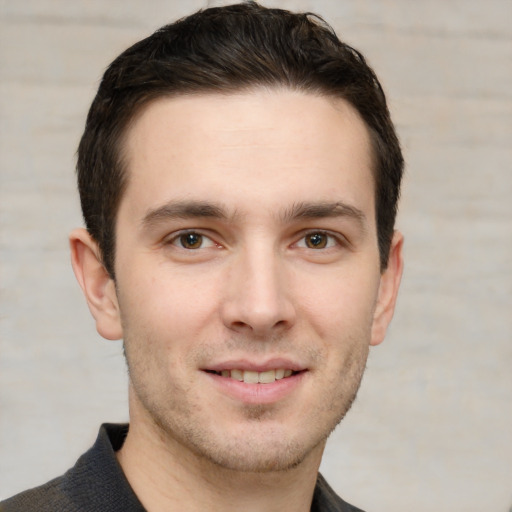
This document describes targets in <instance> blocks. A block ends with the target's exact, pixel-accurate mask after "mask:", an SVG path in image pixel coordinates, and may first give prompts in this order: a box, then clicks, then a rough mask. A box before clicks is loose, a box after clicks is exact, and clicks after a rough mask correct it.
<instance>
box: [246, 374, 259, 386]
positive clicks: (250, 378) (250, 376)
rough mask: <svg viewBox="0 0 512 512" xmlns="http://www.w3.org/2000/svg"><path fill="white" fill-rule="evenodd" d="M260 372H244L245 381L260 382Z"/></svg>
mask: <svg viewBox="0 0 512 512" xmlns="http://www.w3.org/2000/svg"><path fill="white" fill-rule="evenodd" d="M258 381H259V379H258V372H249V371H245V372H244V382H247V383H248V384H258Z"/></svg>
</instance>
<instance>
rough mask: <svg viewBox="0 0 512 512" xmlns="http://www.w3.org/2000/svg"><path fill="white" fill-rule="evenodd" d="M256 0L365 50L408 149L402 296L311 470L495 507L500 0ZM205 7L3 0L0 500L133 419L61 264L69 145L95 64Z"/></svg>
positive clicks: (511, 282)
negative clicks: (107, 427) (317, 467)
mask: <svg viewBox="0 0 512 512" xmlns="http://www.w3.org/2000/svg"><path fill="white" fill-rule="evenodd" d="M212 3H213V2H210V4H212ZM215 3H222V2H215ZM265 4H266V5H279V6H282V7H285V8H291V9H304V10H313V11H316V12H318V13H320V14H322V15H323V16H324V17H325V18H326V19H327V20H328V21H329V22H331V23H332V24H333V25H334V26H335V27H336V29H337V31H338V32H339V34H340V35H341V36H342V37H343V38H344V39H346V40H347V41H348V42H350V43H351V44H353V45H354V46H356V47H357V48H359V49H361V50H362V51H363V52H364V53H365V54H366V55H367V56H368V58H369V60H370V62H371V64H372V65H373V66H374V67H375V69H376V71H377V73H378V74H379V76H380V77H381V79H382V81H383V83H384V85H385V89H386V90H387V92H388V95H389V98H390V103H391V109H392V113H393V116H394V119H395V121H396V124H397V127H398V130H399V133H400V136H401V140H402V142H403V146H404V151H405V156H406V159H407V178H406V183H405V188H404V194H403V196H404V197H403V201H402V207H401V213H400V218H399V222H398V226H399V228H400V229H401V230H403V232H404V233H405V236H406V242H407V243H406V258H407V263H406V270H405V277H404V281H403V289H402V293H401V297H400V301H399V304H398V311H397V314H396V317H395V320H394V323H393V326H392V329H391V332H390V333H389V336H388V339H387V341H386V342H385V343H384V344H383V345H382V346H380V347H378V348H375V349H373V351H372V354H371V357H370V360H369V363H368V371H367V374H366V376H365V379H364V381H363V387H362V390H361V392H360V395H359V398H358V400H357V402H356V404H355V405H354V408H353V410H352V411H351V413H350V414H349V416H348V417H347V418H346V420H345V421H344V422H343V423H342V425H341V427H339V428H338V430H337V431H336V432H335V434H334V435H333V436H332V438H331V440H330V443H329V445H328V448H327V452H326V456H325V459H324V463H323V472H324V473H325V474H326V476H327V478H328V480H329V481H330V482H331V484H332V485H333V486H334V487H335V489H337V490H338V491H339V492H340V493H341V494H342V495H343V497H344V498H345V499H347V500H349V501H352V502H354V503H355V504H356V505H358V506H360V507H362V508H364V509H367V510H368V512H372V511H374V512H411V511H414V512H427V511H428V512H430V511H433V510H435V511H436V512H457V511H461V512H462V511H463V512H489V511H495V512H506V511H507V510H509V507H510V506H511V505H512V313H511V296H512V32H511V27H512V2H511V1H509V0H487V1H485V2H483V1H481V0H429V1H417V2H412V1H410V0H374V1H371V0H331V1H329V0H323V1H321V0H318V1H306V0H289V1H282V2H277V1H270V0H269V1H267V2H265ZM206 5H207V1H206V0H193V1H190V0H189V1H170V0H165V1H164V0H145V1H142V0H123V1H121V0H115V1H112V0H110V1H108V2H107V1H105V0H88V1H85V0H84V1H77V0H75V1H70V0H24V1H18V0H0V14H1V17H0V74H1V75H0V76H1V83H0V119H1V120H0V166H1V170H0V186H1V188H0V258H1V259H0V265H1V267H0V498H5V497H7V496H8V495H10V494H12V493H14V492H17V491H21V490H22V489H24V488H26V487H28V486H33V485H36V484H39V483H42V482H44V481H46V480H48V479H49V478H50V477H53V476H56V475H58V474H60V473H61V472H63V471H64V470H65V469H67V468H68V467H69V466H70V465H71V464H72V463H73V462H74V460H75V459H76V457H77V456H78V455H79V454H81V453H82V452H83V451H84V450H85V449H86V448H87V447H88V446H89V445H90V444H91V443H92V442H93V440H94V437H95V435H96V430H97V427H98V425H99V423H101V422H103V421H107V420H108V421H123V420H126V419H127V409H126V371H125V368H124V362H123V359H122V355H121V346H120V343H115V342H107V341H103V340H101V339H100V338H99V336H98V335H97V334H96V332H95V330H94V326H93V323H92V321H91V320H90V318H89V314H88V311H87V308H86V306H85V303H84V301H83V300H82V297H81V293H80V292H79V289H78V286H77V285H76V284H75V282H74V277H73V275H72V272H71V268H70V265H69V256H68V248H67V239H66V236H67V233H68V232H69V231H70V230H71V229H72V228H73V227H74V226H76V225H79V224H80V223H81V219H80V212H79V209H78V200H77V194H76V192H75V184H74V152H75V149H76V146H77V142H78V138H79V136H80V133H81V130H82V128H83V124H84V120H85V115H86V110H87V108H88V105H89V104H90V102H91V100H92V97H93V94H94V91H95V88H96V87H97V83H98V79H99V78H100V76H101V73H102V71H103V70H104V68H105V67H106V66H107V64H108V63H109V62H110V61H111V60H112V59H113V58H114V57H115V56H116V55H117V54H118V53H119V52H120V51H121V50H123V49H124V48H125V47H126V46H128V45H129V44H131V43H133V42H135V41H136V40H138V39H140V38H141V37H143V36H145V35H147V34H148V33H149V32H151V31H153V30H154V29H156V28H157V27H159V26H160V25H162V24H164V23H167V22H169V21H171V20H173V19H175V18H176V17H178V16H182V15H184V14H187V13H189V12H191V11H192V10H195V9H196V8H199V7H204V6H206Z"/></svg>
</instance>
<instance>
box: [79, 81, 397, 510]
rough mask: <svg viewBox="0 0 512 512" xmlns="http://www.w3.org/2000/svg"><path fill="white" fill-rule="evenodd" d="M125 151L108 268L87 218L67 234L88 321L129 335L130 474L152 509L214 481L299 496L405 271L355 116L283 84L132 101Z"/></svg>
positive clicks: (295, 506)
mask: <svg viewBox="0 0 512 512" xmlns="http://www.w3.org/2000/svg"><path fill="white" fill-rule="evenodd" d="M125 152H126V158H127V162H128V172H129V181H128V187H127V190H126V192H125V195H124V197H123V199H122V201H121V204H120V209H119V212H118V218H117V225H116V230H117V233H116V237H117V238H116V259H115V272H116V283H115V284H114V283H113V282H112V281H111V280H110V279H109V277H108V274H107V273H106V272H105V270H104V268H103V266H102V265H101V258H100V257H99V251H98V248H97V246H96V244H95V242H94V241H93V240H91V239H90V237H89V236H88V234H87V233H86V232H85V231H84V230H77V231H75V232H74V233H73V234H72V235H71V247H72V259H73V265H74V269H75V273H76V275H77V278H78V280H79V282H80V284H81V286H82V288H83V289H84V292H85V295H86V297H87V300H88V303H89V307H90V309H91V312H92V314H93V316H94V317H95V319H96V324H97V329H98V332H99V333H100V334H101V335H102V336H104V337H106V338H108V339H117V338H121V337H122V338H124V342H125V349H126V356H127V362H128V367H129V372H130V420H131V426H130V432H129V435H128V438H127V440H126V443H125V445H124V447H123V449H122V450H121V452H120V454H119V460H120V462H121V465H122V466H123V469H124V470H125V473H126V475H127V477H128V479H129V481H130V483H131V484H132V486H133V488H134V490H135V491H136V492H137V494H138V495H139V497H140V499H141V500H142V501H143V504H144V505H145V506H146V507H147V508H148V510H160V509H164V508H165V507H164V504H165V503H166V502H167V500H169V501H172V502H173V503H177V502H180V503H181V506H182V507H183V509H184V510H195V508H194V506H193V504H196V505H197V504H198V503H200V502H201V501H202V500H203V501H204V503H209V504H210V506H211V503H212V501H211V499H212V496H213V495H216V497H215V500H214V501H213V502H214V503H218V504H219V510H220V509H221V508H222V509H223V510H226V509H228V510H230V509H231V507H232V508H233V509H234V508H235V506H237V505H241V504H243V502H244V499H247V497H249V496H252V498H251V500H250V501H247V503H245V504H244V507H245V508H247V509H253V507H254V510H262V509H263V508H261V507H262V506H263V505H264V506H265V507H266V508H265V509H266V510H273V509H274V507H275V508H276V509H277V506H279V509H280V510H287V509H290V510H301V509H303V510H309V505H308V504H309V503H310V501H311V495H312V492H313V487H314V483H315V479H316V472H317V470H318V466H319V464H320V460H321V456H322V452H323V449H324V445H325V440H326V438H327V436H328V435H329V433H330V432H331V431H332V429H333V428H334V427H335V426H336V425H337V424H338V422H339V421H340V420H341V419H342V418H343V416H344V415H345V413H346V412H347V410H348V409H349V407H350V405H351V403H352V401H353V399H354V397H355V395H356V393H357V389H358V387H359V384H360V380H361V377H362V374H363V371H364V367H365V364H366V359H367V356H368V350H369V347H370V346H371V345H376V344H379V343H380V342H381V341H382V340H383V337H384V334H385V331H386V328H387V326H388V324H389V322H390V320H391V317H392V314H393V309H394V305H395V300H396V294H397V291H398V286H399V281H400V276H401V270H402V258H401V247H402V238H401V235H399V234H398V233H396V234H395V237H394V239H393V243H392V247H391V252H390V260H389V266H388V268H387V270H386V271H385V272H384V273H382V274H381V272H380V269H379V253H378V245H377V233H376V223H375V202H374V184H373V179H372V173H371V165H372V163H371V162H372V159H371V154H370V143H369V137H368V133H367V130H366V127H365V125H364V123H363V121H362V120H361V119H360V117H359V115H358V114H357V113H356V112H355V110H354V109H353V108H352V107H350V106H349V105H348V104H347V103H345V102H344V101H342V100H339V99H331V98H325V97H320V96H315V95H312V94H302V93H298V92H293V91H289V90H255V91H251V92H248V93H244V94H237V95H215V94H212V95H195V96H194V95H193V96H187V97H175V98H167V99H160V100H157V101H155V102H153V103H152V104H150V105H149V106H148V107H147V108H145V109H144V110H143V111H142V113H141V114H140V115H139V116H138V117H137V119H136V120H135V121H134V123H133V124H132V125H131V127H130V129H129V131H128V133H127V136H126V140H125ZM191 242H192V243H191ZM315 244H316V245H315ZM241 367H244V368H245V369H255V368H257V369H260V371H262V370H266V369H268V368H292V369H294V370H300V371H299V373H298V374H297V375H295V376H294V377H293V378H292V379H291V380H290V381H288V384H286V385H284V384H283V382H284V380H285V379H284V380H283V381H279V382H278V384H277V385H276V384H275V383H274V384H273V385H271V386H269V387H268V388H266V389H267V390H268V389H273V391H272V392H270V393H267V394H265V392H262V393H260V392H259V391H258V390H260V389H261V387H262V386H267V385H265V384H256V385H252V387H251V386H247V389H248V390H249V391H247V392H245V391H243V389H245V388H243V385H238V386H237V387H236V389H235V390H234V391H233V390H232V389H231V388H230V387H229V386H226V385H225V384H226V378H223V377H220V376H219V375H213V374H212V370H214V369H221V368H222V369H223V368H230V369H233V368H241ZM290 383H292V384H290ZM258 386H260V387H258ZM272 386H273V388H272ZM285 386H288V387H285ZM241 388H243V389H242V391H240V389H241ZM148 475H151V477H148ZM269 477H271V478H272V479H273V480H272V481H274V482H275V483H276V484H275V485H271V484H270V483H269V482H270V481H271V480H269ZM199 482H202V483H201V484H200V483H199ZM265 486H266V487H265ZM262 488H266V489H267V492H266V493H263V494H262V493H261V489H262ZM227 489H230V492H229V493H227V494H226V490H227ZM292 490H293V493H294V495H296V496H297V501H296V502H295V503H294V502H293V500H290V498H289V496H290V495H293V494H290V493H291V492H292ZM150 491H151V492H150ZM223 496H229V501H228V502H226V503H223V501H222V500H223ZM285 496H288V498H286V499H284V497H285ZM270 497H271V498H272V499H271V500H269V498H270ZM265 499H267V501H266V502H265V503H264V500H265ZM308 500H309V501H308ZM283 507H284V508H283Z"/></svg>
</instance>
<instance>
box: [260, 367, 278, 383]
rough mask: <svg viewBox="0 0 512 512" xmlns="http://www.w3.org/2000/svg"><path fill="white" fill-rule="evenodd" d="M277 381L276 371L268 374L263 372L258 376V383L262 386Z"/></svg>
mask: <svg viewBox="0 0 512 512" xmlns="http://www.w3.org/2000/svg"><path fill="white" fill-rule="evenodd" d="M275 380H276V372H275V371H274V370H269V371H268V372H261V373H260V374H259V375H258V382H260V383H261V384H270V383H271V382H274V381H275Z"/></svg>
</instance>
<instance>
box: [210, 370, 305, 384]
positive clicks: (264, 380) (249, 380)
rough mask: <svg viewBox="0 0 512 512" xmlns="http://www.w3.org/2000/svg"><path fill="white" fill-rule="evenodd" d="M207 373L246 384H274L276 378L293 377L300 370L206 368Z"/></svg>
mask: <svg viewBox="0 0 512 512" xmlns="http://www.w3.org/2000/svg"><path fill="white" fill-rule="evenodd" d="M206 372H207V373H212V374H214V375H218V376H220V377H224V378H226V379H233V380H236V381H239V382H244V383H246V384H272V383H273V382H275V381H276V380H282V379H287V378H289V377H292V376H294V375H296V374H298V373H301V372H300V371H295V370H291V369H289V368H277V369H275V370H267V371H264V372H257V371H252V370H239V369H232V370H221V371H215V370H206Z"/></svg>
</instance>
